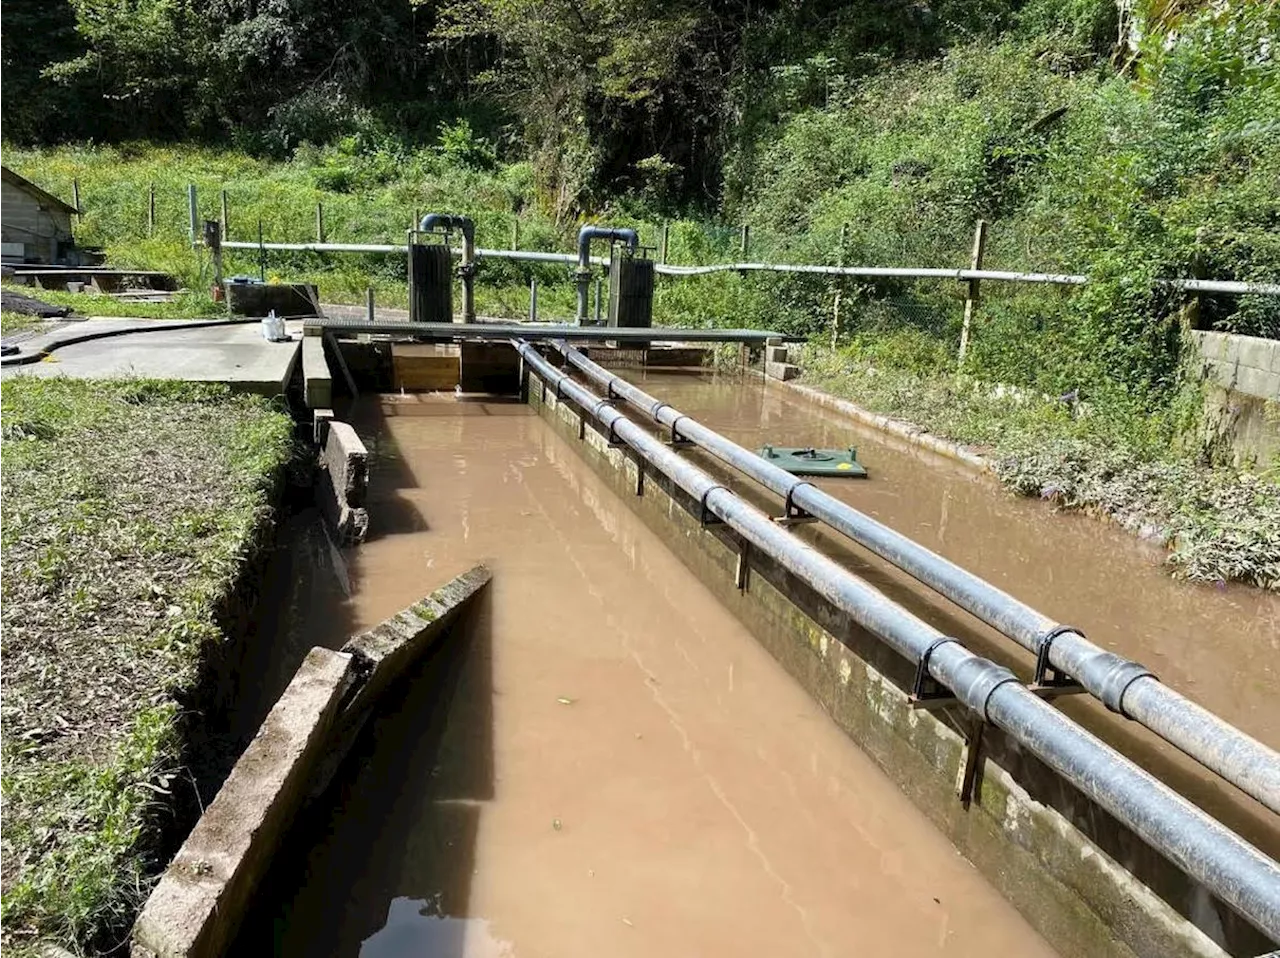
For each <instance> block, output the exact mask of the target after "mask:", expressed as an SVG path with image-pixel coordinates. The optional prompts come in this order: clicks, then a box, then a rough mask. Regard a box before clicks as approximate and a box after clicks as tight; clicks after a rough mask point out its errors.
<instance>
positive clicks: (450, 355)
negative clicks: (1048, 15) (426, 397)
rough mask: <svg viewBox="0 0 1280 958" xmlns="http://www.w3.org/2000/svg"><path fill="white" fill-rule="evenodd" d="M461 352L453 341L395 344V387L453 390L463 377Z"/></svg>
mask: <svg viewBox="0 0 1280 958" xmlns="http://www.w3.org/2000/svg"><path fill="white" fill-rule="evenodd" d="M460 352H461V351H460V350H459V349H458V347H457V346H455V345H453V344H451V343H393V344H392V345H391V366H392V375H393V377H394V378H393V380H392V386H393V387H394V388H395V389H398V390H399V389H405V390H410V391H422V390H425V391H428V392H433V391H437V390H443V389H448V390H452V389H454V388H455V387H456V386H457V385H458V382H459V378H460V376H461V367H460V362H461V360H460Z"/></svg>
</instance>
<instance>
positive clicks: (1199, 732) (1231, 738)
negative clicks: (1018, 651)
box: [553, 342, 1280, 814]
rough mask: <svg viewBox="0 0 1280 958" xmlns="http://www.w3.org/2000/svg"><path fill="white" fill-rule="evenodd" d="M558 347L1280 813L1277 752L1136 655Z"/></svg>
mask: <svg viewBox="0 0 1280 958" xmlns="http://www.w3.org/2000/svg"><path fill="white" fill-rule="evenodd" d="M553 345H554V346H555V347H556V349H558V350H559V351H560V352H561V353H563V354H564V356H565V358H566V359H568V361H569V362H570V363H571V364H572V365H573V366H574V367H576V368H577V369H578V370H580V371H581V372H582V373H583V375H585V376H587V377H588V378H589V379H591V380H592V381H593V382H595V383H597V384H598V385H599V386H601V387H602V388H604V389H605V390H606V392H607V394H608V395H609V396H610V397H613V396H617V397H620V398H622V399H624V400H626V401H627V402H628V403H630V404H631V405H632V406H634V407H635V408H636V409H638V410H640V411H641V412H644V413H645V414H647V415H648V416H650V417H651V418H652V419H653V421H654V422H656V423H658V424H659V425H661V426H664V427H666V428H668V429H671V430H673V431H676V430H678V432H679V435H680V437H681V438H683V439H687V440H688V441H690V442H692V443H694V444H695V445H697V446H698V447H699V448H701V449H703V450H705V451H707V452H709V453H710V454H711V455H713V456H715V457H716V458H717V459H719V460H720V461H721V462H724V463H725V464H727V465H729V466H731V467H733V468H734V469H736V470H738V471H739V472H741V473H742V474H744V475H746V476H748V477H750V478H751V479H753V480H755V481H756V482H758V483H760V485H762V486H764V487H765V488H766V489H769V490H771V491H773V492H775V493H777V494H778V495H780V496H782V497H783V499H784V501H786V502H787V503H789V504H790V505H791V506H793V507H794V508H796V509H800V510H803V511H804V512H807V513H808V514H809V515H811V516H813V517H814V518H817V519H820V520H822V521H823V522H825V523H826V524H827V525H828V526H830V527H831V528H832V529H834V530H836V531H837V532H839V533H841V534H842V535H844V536H847V537H848V538H849V539H852V540H853V541H854V542H856V543H858V544H859V545H861V546H864V547H865V548H867V549H869V550H870V551H871V552H873V553H875V554H876V555H878V556H879V557H880V558H882V559H884V560H886V561H887V562H889V563H891V564H893V565H895V566H897V567H898V568H899V569H901V570H902V571H904V572H906V573H907V574H908V575H910V576H912V577H914V578H915V579H917V580H919V581H920V582H923V583H924V584H925V585H927V586H929V587H930V588H932V589H934V590H935V591H937V592H939V593H940V594H942V595H944V596H946V597H947V598H948V599H950V600H951V601H952V602H954V603H955V604H956V605H958V606H960V608H962V609H964V610H966V611H967V612H970V613H972V614H973V615H974V616H976V617H977V618H979V619H981V620H982V621H983V622H985V623H987V625H990V626H991V627H992V628H994V629H995V630H996V631H997V632H1000V633H1002V634H1003V635H1006V636H1008V637H1009V638H1011V639H1013V640H1014V641H1015V642H1017V643H1018V644H1019V645H1021V646H1022V647H1023V648H1025V649H1027V650H1028V651H1030V652H1033V653H1036V654H1037V656H1039V655H1040V653H1041V652H1042V651H1043V652H1044V655H1045V659H1046V660H1047V662H1048V664H1049V665H1052V666H1053V667H1054V668H1055V669H1056V670H1058V671H1059V672H1060V673H1066V674H1067V675H1069V676H1071V677H1072V678H1074V679H1075V680H1076V681H1078V682H1079V683H1080V684H1081V685H1082V686H1083V687H1084V688H1085V689H1087V690H1088V691H1089V692H1091V693H1092V694H1093V695H1095V696H1096V697H1097V698H1099V699H1100V700H1101V701H1102V702H1103V703H1104V704H1105V705H1106V706H1107V708H1109V709H1111V710H1112V711H1113V712H1118V713H1120V714H1121V715H1124V716H1125V717H1126V718H1129V719H1132V720H1133V721H1135V722H1137V723H1139V724H1140V725H1143V726H1145V727H1147V728H1148V729H1150V730H1151V731H1153V732H1155V733H1156V734H1157V735H1159V736H1160V737H1161V738H1163V739H1164V740H1165V741H1167V742H1170V743H1171V744H1173V745H1175V746H1177V747H1178V748H1179V749H1181V750H1182V751H1183V752H1185V753H1186V754H1187V755H1190V756H1191V757H1192V758H1194V759H1195V760H1196V761H1198V762H1200V763H1201V764H1202V765H1204V766H1205V767H1206V768H1209V769H1212V770H1213V771H1214V772H1217V773H1218V774H1219V775H1221V776H1222V777H1223V778H1224V779H1226V780H1227V781H1228V782H1230V783H1231V784H1232V785H1235V786H1236V787H1237V788H1239V789H1240V790H1241V791H1243V792H1245V793H1246V794H1248V795H1251V796H1252V797H1253V798H1255V799H1257V800H1258V801H1259V802H1261V803H1262V804H1263V805H1265V806H1266V807H1267V808H1269V809H1271V810H1272V811H1273V812H1276V813H1278V814H1280V755H1278V754H1277V753H1276V752H1275V751H1273V750H1272V749H1270V748H1268V747H1267V746H1265V745H1263V744H1262V743H1261V742H1259V741H1258V740H1257V739H1254V738H1252V737H1251V736H1249V735H1246V734H1245V733H1244V732H1242V731H1240V730H1239V729H1238V728H1236V727H1235V726H1233V725H1230V724H1229V723H1227V722H1225V721H1224V720H1223V719H1221V718H1219V717H1218V716H1217V715H1214V714H1213V713H1212V712H1210V711H1208V710H1207V709H1205V708H1203V707H1201V706H1199V705H1197V704H1195V703H1194V702H1192V701H1190V700H1189V699H1186V698H1184V697H1183V696H1181V695H1179V694H1178V693H1177V692H1175V691H1174V690H1173V689H1171V688H1169V686H1167V685H1165V684H1164V683H1162V682H1161V681H1160V680H1159V679H1158V678H1156V677H1155V675H1153V674H1152V673H1151V672H1150V671H1149V670H1147V669H1146V668H1145V667H1143V666H1142V665H1139V664H1138V663H1136V662H1131V661H1129V660H1127V659H1124V658H1121V657H1120V656H1118V655H1115V654H1113V653H1111V652H1107V651H1105V650H1104V649H1101V648H1099V647H1098V646H1096V645H1094V644H1093V643H1092V642H1090V641H1089V640H1088V639H1087V638H1085V637H1084V635H1083V634H1081V633H1080V632H1079V631H1077V630H1076V629H1074V628H1069V627H1067V626H1063V625H1061V624H1060V623H1057V622H1054V621H1053V620H1052V619H1050V618H1048V617H1047V616H1045V615H1042V614H1041V613H1039V612H1037V611H1036V610H1035V609H1033V608H1031V607H1030V606H1029V605H1026V604H1025V603H1023V602H1020V601H1019V600H1018V599H1015V598H1014V597H1013V596H1011V595H1009V594H1008V593H1007V592H1004V591H1002V590H1001V589H998V588H996V587H995V586H994V585H992V584H991V583H989V582H987V581H985V580H984V579H981V578H979V577H978V576H976V575H974V574H973V573H971V572H969V571H967V570H966V569H963V568H961V567H960V566H958V565H956V564H955V563H954V562H950V561H948V560H947V559H944V558H943V557H942V556H940V555H938V554H937V553H935V552H933V551H931V550H929V549H927V548H925V547H924V546H922V545H920V544H919V543H917V542H914V541H913V540H911V539H909V538H907V537H906V536H904V535H902V534H901V533H900V532H896V531H894V530H893V529H891V528H889V527H888V526H886V525H884V524H883V523H880V522H877V521H876V520H875V519H873V518H871V517H870V516H868V515H866V514H864V513H862V512H859V511H858V510H857V509H854V508H853V507H852V506H850V505H849V504H848V503H845V502H841V501H840V500H839V499H837V498H835V497H834V496H831V495H829V494H828V493H825V492H823V491H822V490H821V489H819V488H818V487H817V486H815V485H813V483H811V482H808V481H806V480H804V479H800V478H797V477H796V476H794V475H792V474H791V473H789V472H787V471H786V470H785V469H780V468H779V467H778V466H775V465H774V464H773V463H771V462H769V461H768V460H766V459H763V458H761V457H760V456H757V455H755V454H754V453H752V452H750V451H749V450H747V449H744V448H742V447H741V446H739V445H738V444H737V443H735V442H733V441H732V440H730V439H727V438H726V437H724V436H722V435H720V433H718V432H716V431H715V430H713V429H709V428H708V427H706V426H704V425H702V424H701V423H699V422H697V421H695V420H693V419H690V418H689V417H688V416H686V415H684V414H683V413H681V412H680V411H679V410H678V409H676V408H674V407H673V406H671V405H670V404H669V403H665V402H662V401H660V400H658V399H657V398H655V397H653V396H651V395H649V394H648V393H646V392H645V391H644V390H643V389H640V388H639V387H638V386H635V385H633V384H632V383H629V382H627V380H625V379H623V378H622V377H620V376H617V375H615V374H614V373H611V372H609V371H608V370H607V369H604V368H603V367H601V366H599V365H598V364H596V363H593V362H592V361H591V360H590V359H588V358H587V357H586V356H584V355H583V354H582V353H581V352H580V351H579V350H577V349H575V348H573V347H572V346H570V345H569V344H568V343H566V342H557V343H553Z"/></svg>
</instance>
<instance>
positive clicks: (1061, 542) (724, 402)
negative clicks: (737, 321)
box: [618, 370, 1280, 857]
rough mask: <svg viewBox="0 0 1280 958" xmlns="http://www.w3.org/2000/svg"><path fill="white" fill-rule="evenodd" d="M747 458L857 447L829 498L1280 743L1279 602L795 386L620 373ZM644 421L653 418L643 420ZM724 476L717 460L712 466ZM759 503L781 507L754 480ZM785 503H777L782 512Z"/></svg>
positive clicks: (1161, 761) (1078, 704)
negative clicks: (1180, 576) (1020, 492)
mask: <svg viewBox="0 0 1280 958" xmlns="http://www.w3.org/2000/svg"><path fill="white" fill-rule="evenodd" d="M618 371H619V372H620V373H621V374H622V375H623V376H624V377H626V378H629V379H632V380H633V381H635V382H637V383H638V384H641V385H642V386H643V387H644V388H645V389H646V390H647V391H648V392H650V393H652V394H654V395H655V396H658V397H660V398H661V399H663V400H665V401H667V402H670V403H671V404H672V405H673V406H675V407H676V408H678V409H679V410H680V411H681V412H683V413H685V414H687V415H689V416H691V417H693V418H695V419H697V420H698V421H700V422H702V423H704V424H706V425H707V426H710V427H711V428H713V429H715V430H717V431H719V432H721V433H723V434H724V435H726V436H727V437H729V438H730V439H733V440H734V441H736V442H738V443H740V444H741V445H743V446H746V447H748V448H759V447H761V446H763V445H764V444H766V443H773V444H776V445H784V446H816V447H819V448H821V447H829V448H843V447H847V446H848V445H850V444H853V445H856V446H857V447H858V459H859V461H861V462H862V463H863V464H864V465H865V466H866V467H867V468H868V469H869V470H870V473H871V479H870V481H865V482H864V481H851V480H828V479H817V480H814V481H815V482H816V484H817V485H819V486H820V487H821V488H822V489H824V490H825V491H827V492H829V493H831V494H832V495H835V496H837V497H838V498H840V499H842V500H844V501H846V502H848V503H850V504H851V505H853V506H854V507H855V508H857V509H860V510H862V511H863V512H866V513H867V514H868V515H870V516H873V517H874V518H876V519H878V520H880V521H881V522H884V523H886V524H887V525H890V526H892V527H893V528H894V529H896V530H898V531H899V532H902V533H904V534H905V535H907V536H910V537H911V538H912V539H914V540H916V541H917V542H919V543H921V544H922V545H924V546H927V547H928V548H930V549H932V550H934V551H936V552H938V553H939V554H941V555H943V556H945V557H946V558H948V559H951V560H952V561H953V562H956V563H958V564H959V565H961V566H963V567H965V568H967V569H969V570H970V571H972V572H974V573H976V574H977V575H980V576H982V577H983V578H985V579H987V580H988V581H989V582H992V583H993V584H995V585H996V586H998V587H1000V588H1002V589H1004V590H1005V591H1007V592H1010V593H1011V594H1013V595H1015V596H1016V597H1018V598H1019V599H1021V600H1023V601H1025V602H1027V603H1028V604H1030V605H1031V606H1033V607H1035V608H1036V609H1038V610H1040V611H1042V612H1044V613H1045V614H1046V615H1049V616H1051V617H1053V618H1055V619H1057V620H1058V621H1062V622H1066V623H1069V624H1071V625H1074V626H1077V627H1079V628H1081V629H1082V630H1083V631H1084V632H1085V633H1086V634H1087V635H1088V636H1089V638H1090V639H1092V640H1093V641H1094V642H1096V643H1098V644H1099V645H1101V646H1103V647H1104V648H1107V649H1110V650H1112V651H1115V652H1117V653H1120V654H1122V655H1125V656H1128V657H1130V658H1133V659H1135V660H1137V661H1139V662H1142V663H1143V664H1144V665H1146V666H1148V667H1149V668H1151V669H1152V670H1153V671H1154V672H1155V673H1156V674H1157V675H1159V676H1160V678H1161V680H1162V681H1164V682H1166V683H1168V684H1169V685H1171V686H1173V687H1174V688H1176V689H1178V690H1179V691H1181V692H1182V693H1183V694H1185V695H1187V696H1189V697H1190V698H1192V699H1193V700H1195V701H1197V702H1199V703H1200V704H1202V705H1204V706H1205V707H1207V708H1209V709H1211V710H1212V711H1214V712H1216V713H1217V714H1218V715H1220V716H1222V717H1223V718H1224V719H1226V720H1227V721H1229V722H1231V723H1232V724H1234V725H1236V726H1237V727H1239V728H1241V729H1242V730H1244V731H1245V732H1248V733H1249V734H1250V735H1253V736H1255V737H1256V738H1258V739H1259V740H1260V741H1262V742H1264V743H1266V744H1268V745H1270V746H1272V747H1273V748H1276V747H1280V709H1277V708H1276V706H1275V703H1276V702H1277V701H1280V669H1277V668H1276V666H1275V664H1274V663H1275V657H1276V655H1277V653H1278V652H1280V596H1276V595H1274V594H1269V593H1266V592H1263V591H1262V590H1259V589H1253V588H1249V587H1245V586H1235V585H1231V586H1226V587H1221V586H1214V585H1208V584H1202V583H1192V582H1184V581H1178V580H1175V579H1173V578H1171V577H1170V576H1169V575H1168V573H1167V571H1166V570H1165V569H1163V568H1162V567H1161V563H1162V560H1163V558H1164V550H1163V549H1162V548H1160V547H1158V546H1155V545H1152V544H1149V543H1145V542H1143V541H1141V540H1139V539H1137V538H1136V537H1135V536H1133V535H1132V534H1130V533H1129V532H1126V531H1124V530H1122V529H1120V528H1118V527H1115V526H1112V525H1110V524H1108V523H1106V522H1102V521H1099V520H1096V519H1093V518H1091V517H1088V516H1083V515H1070V514H1068V515H1063V514H1060V513H1058V512H1056V511H1055V510H1054V509H1053V507H1052V506H1051V505H1050V504H1048V503H1043V502H1039V501H1034V500H1028V499H1018V498H1014V497H1013V496H1011V495H1009V494H1008V493H1007V492H1005V491H1004V490H1003V489H1001V488H1000V487H999V486H998V484H997V483H996V482H995V481H994V480H992V479H990V478H988V477H979V476H976V475H975V474H974V473H973V471H972V470H970V469H969V468H968V467H965V466H963V465H961V464H957V463H954V462H951V461H949V460H946V459H944V458H942V457H941V456H938V455H936V454H933V453H930V452H927V451H924V450H920V449H918V448H914V447H908V446H906V445H905V444H904V443H902V442H900V441H898V440H895V439H894V438H893V437H889V436H886V435H885V434H883V433H880V432H878V431H877V430H874V429H871V428H868V427H865V426H861V425H859V424H857V423H854V422H851V421H850V420H849V419H848V418H846V417H844V416H841V415H840V414H839V413H837V412H834V411H831V410H826V409H823V408H821V407H819V406H817V405H815V404H814V403H812V402H809V401H808V400H806V399H805V398H804V397H802V396H800V395H798V394H794V393H788V392H787V391H786V389H785V388H779V387H776V386H771V385H770V386H766V385H765V384H764V383H762V382H760V381H758V380H749V381H747V382H745V383H744V382H743V381H742V380H740V379H739V378H737V377H735V376H716V375H713V374H709V373H679V372H663V371H640V370H618ZM636 418H637V419H638V420H639V419H642V418H643V417H639V416H637V417H636ZM699 461H700V463H702V464H703V465H704V467H706V468H709V469H713V470H715V469H718V466H717V465H716V463H715V461H714V460H712V459H710V457H702V458H700V460H699ZM729 484H730V485H732V486H733V487H735V488H736V489H738V490H739V491H741V492H743V493H744V494H748V495H751V496H752V497H753V498H754V497H757V496H758V497H759V501H761V502H767V501H770V497H768V496H767V495H765V494H762V493H760V492H759V491H758V487H755V486H754V485H753V484H752V483H751V482H750V481H749V480H744V479H731V480H730V482H729ZM775 508H776V504H775ZM800 534H802V535H805V536H817V537H818V538H819V540H820V541H821V543H822V547H823V549H824V551H826V552H828V553H830V554H832V555H835V556H837V557H839V559H840V561H842V562H843V563H845V564H846V565H847V566H848V567H850V568H851V569H853V570H854V571H855V572H857V573H858V574H859V575H862V576H863V577H864V578H867V579H868V580H870V581H871V582H872V583H873V584H874V585H876V587H877V588H879V589H881V590H882V591H884V592H885V593H886V594H888V595H890V596H891V597H892V598H894V599H895V600H896V601H898V602H900V603H902V604H903V605H905V606H906V607H907V608H909V609H911V610H912V611H913V612H915V613H916V614H918V615H920V616H921V617H923V618H925V619H927V620H929V621H931V622H933V623H934V624H936V625H938V627H939V628H941V629H943V630H944V631H946V632H947V633H948V634H951V635H956V636H957V637H959V638H961V639H962V640H963V641H964V642H965V644H966V645H968V646H970V647H971V648H973V649H974V650H975V651H980V652H981V653H982V654H986V655H990V656H991V657H993V658H997V659H1000V660H1001V661H1004V662H1006V663H1007V664H1009V665H1010V666H1011V667H1014V668H1021V669H1022V670H1023V671H1024V672H1025V671H1028V670H1029V668H1030V664H1031V658H1032V657H1031V656H1030V655H1029V654H1027V653H1024V652H1023V651H1022V650H1021V649H1019V648H1018V647H1017V646H1016V645H1015V644H1014V643H1013V642H1012V641H1011V640H1008V639H1006V638H1004V637H1002V636H1000V635H998V634H997V633H996V632H994V631H993V630H991V629H990V628H988V627H987V626H985V625H983V624H982V623H980V622H978V621H977V620H976V619H974V618H972V617H971V616H969V615H968V614H967V613H964V612H963V611H961V610H959V609H957V608H956V607H955V606H953V605H951V604H950V603H949V602H947V600H945V599H943V598H941V597H939V596H937V595H936V594H934V593H933V592H932V591H930V590H929V589H928V588H927V587H925V586H922V585H920V584H919V583H917V582H915V581H914V580H913V579H911V578H910V577H909V576H907V575H906V574H905V573H901V572H899V571H898V570H896V569H894V568H893V567H891V566H889V565H888V564H887V563H885V562H883V561H881V560H879V559H878V558H876V557H874V556H872V555H871V554H870V553H868V552H866V551H865V550H862V549H861V548H859V547H857V546H855V545H852V544H851V543H849V542H848V540H845V539H843V538H842V537H839V536H837V535H835V534H834V533H829V532H825V531H822V530H819V529H817V528H816V527H810V528H809V529H802V530H801V533H800ZM1059 704H1060V706H1061V707H1062V709H1063V710H1064V711H1065V712H1066V713H1067V714H1069V715H1070V716H1071V717H1072V718H1074V719H1075V720H1076V721H1078V722H1080V723H1081V724H1082V725H1084V726H1085V727H1087V728H1089V729H1090V730H1091V731H1093V732H1094V733H1095V734H1097V735H1098V736H1099V737H1101V738H1103V739H1104V740H1106V741H1108V742H1109V743H1110V744H1112V745H1113V746H1115V747H1116V748H1118V749H1120V750H1121V751H1123V752H1125V753H1126V754H1128V755H1130V756H1131V757H1133V758H1135V759H1136V760H1137V761H1138V762H1139V764H1142V765H1143V766H1145V767H1147V768H1148V769H1150V770H1151V771H1153V772H1154V773H1155V774H1157V775H1159V776H1160V777H1161V778H1163V779H1165V781H1167V782H1168V783H1169V784H1170V785H1172V786H1173V787H1175V788H1177V789H1179V790H1180V791H1182V792H1183V793H1184V794H1185V795H1186V796H1187V797H1188V798H1190V799H1191V800H1192V801H1194V802H1195V803H1196V804H1197V805H1200V806H1201V807H1202V808H1205V809H1207V810H1208V811H1210V812H1211V813H1213V814H1214V815H1216V816H1217V817H1219V818H1220V819H1221V820H1222V821H1223V822H1225V823H1226V824H1227V825H1228V826H1229V827H1231V828H1232V829H1233V830H1235V831H1237V832H1238V833H1239V834H1240V835H1242V836H1243V837H1245V838H1246V839H1248V840H1249V841H1251V842H1252V843H1254V844H1255V845H1257V846H1258V847H1259V848H1260V849H1262V850H1263V851H1265V852H1266V853H1267V854H1269V855H1271V856H1272V857H1280V829H1277V827H1276V821H1275V816H1274V815H1272V814H1271V813H1269V812H1268V811H1266V810H1265V809H1264V808H1262V807H1261V806H1260V805H1258V804H1257V803H1256V802H1254V801H1252V800H1251V799H1249V798H1248V797H1247V796H1244V795H1242V794H1241V793H1239V792H1238V791H1236V790H1235V789H1234V788H1232V787H1231V786H1229V785H1226V784H1225V783H1223V782H1221V781H1220V780H1219V779H1217V778H1216V777H1215V776H1213V775H1211V774H1210V773H1208V772H1206V771H1205V770H1204V769H1203V768H1202V767H1201V766H1199V765H1198V764H1197V763H1195V762H1193V761H1191V760H1190V759H1187V758H1186V757H1185V756H1183V755H1182V754H1181V753H1180V752H1178V751H1177V750H1176V749H1175V748H1173V747H1172V746H1170V745H1169V744H1168V743H1166V742H1163V741H1161V740H1160V739H1158V738H1157V737H1156V736H1154V735H1152V734H1151V733H1149V732H1147V731H1146V730H1145V729H1143V728H1141V727H1140V726H1138V725H1137V724H1136V723H1134V722H1128V721H1125V720H1124V719H1122V718H1120V717H1118V716H1115V715H1112V714H1111V713H1109V712H1107V711H1106V709H1105V708H1104V707H1103V706H1102V705H1101V704H1100V703H1098V702H1096V701H1093V700H1092V699H1090V698H1089V697H1087V696H1083V695H1082V696H1074V697H1070V698H1067V699H1060V700H1059Z"/></svg>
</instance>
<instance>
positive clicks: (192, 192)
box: [187, 183, 200, 246]
mask: <svg viewBox="0 0 1280 958" xmlns="http://www.w3.org/2000/svg"><path fill="white" fill-rule="evenodd" d="M198 216H199V214H198V207H197V205H196V185H195V184H194V183H188V184H187V218H188V219H189V220H190V221H191V222H190V227H191V245H192V246H195V245H196V242H197V241H198V240H199V238H200V224H199V223H198V222H197V220H198Z"/></svg>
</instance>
